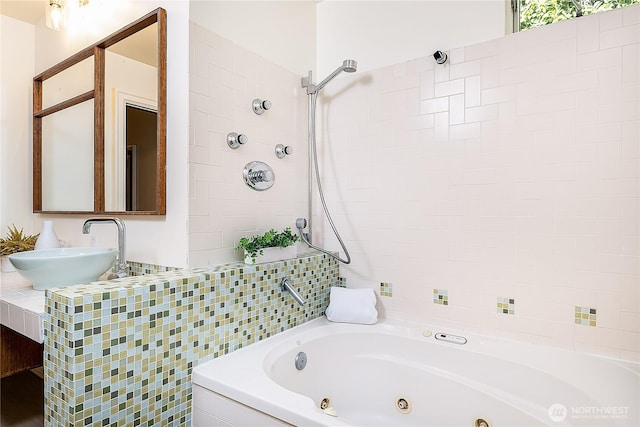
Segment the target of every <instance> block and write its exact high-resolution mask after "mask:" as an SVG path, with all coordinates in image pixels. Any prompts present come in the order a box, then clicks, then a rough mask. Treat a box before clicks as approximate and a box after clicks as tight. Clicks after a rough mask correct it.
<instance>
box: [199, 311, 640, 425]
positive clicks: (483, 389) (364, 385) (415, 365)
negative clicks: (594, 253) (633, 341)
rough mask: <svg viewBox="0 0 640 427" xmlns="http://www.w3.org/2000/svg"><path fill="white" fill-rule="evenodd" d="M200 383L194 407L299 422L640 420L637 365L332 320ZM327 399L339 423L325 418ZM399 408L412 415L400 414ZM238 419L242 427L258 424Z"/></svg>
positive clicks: (222, 367) (215, 365)
mask: <svg viewBox="0 0 640 427" xmlns="http://www.w3.org/2000/svg"><path fill="white" fill-rule="evenodd" d="M436 331H438V332H446V333H449V334H451V333H454V334H458V335H465V336H466V337H467V339H468V343H467V344H464V345H459V344H453V343H449V342H441V341H438V340H436V339H435V338H434V335H433V332H436ZM425 335H426V336H425ZM300 352H304V353H305V354H306V357H307V364H306V366H305V368H304V369H303V370H297V369H296V367H295V358H296V355H298V354H299V353H300ZM193 383H194V385H195V387H197V389H196V388H194V401H196V400H198V399H202V395H203V394H206V393H207V392H210V393H216V394H218V395H220V396H226V398H227V399H231V400H233V401H235V402H238V403H239V404H241V405H244V406H245V407H250V408H254V409H255V410H257V411H259V412H263V413H266V414H270V416H271V417H274V418H276V419H278V420H281V421H282V422H284V423H290V424H294V425H359V426H376V425H377V426H387V425H394V426H413V425H424V426H472V425H474V423H475V421H476V420H478V419H483V420H486V421H487V422H488V423H489V425H495V426H499V425H502V426H534V425H560V426H573V425H576V426H604V425H606V426H626V425H629V426H631V425H638V420H639V417H638V399H639V396H640V376H639V369H638V365H637V364H635V363H630V362H623V361H616V360H611V359H605V358H601V357H596V356H591V355H586V354H580V353H575V352H571V351H565V350H559V349H554V348H546V347H542V346H535V345H529V344H523V343H516V342H509V341H501V340H498V339H492V338H486V337H482V336H477V335H473V334H464V333H461V332H459V331H448V330H447V331H445V330H440V329H438V328H434V327H423V326H421V325H413V324H405V323H399V322H394V321H390V320H383V321H381V322H380V323H378V324H377V325H373V326H364V325H349V324H334V323H331V322H328V321H327V320H326V319H325V318H320V319H317V320H315V321H312V322H309V323H308V324H305V325H301V326H299V327H296V328H294V329H292V330H290V331H287V332H284V333H281V334H279V335H277V336H275V337H272V338H269V339H267V340H265V341H263V342H260V343H257V344H254V345H252V346H250V347H248V348H245V349H242V350H239V351H237V352H234V353H232V354H230V355H227V356H224V357H222V358H219V359H215V360H213V361H211V362H208V363H206V364H203V365H201V366H199V367H196V368H195V370H194V375H193ZM323 399H329V400H330V403H329V405H330V406H331V407H332V410H333V411H335V415H336V416H335V417H334V416H330V415H327V414H326V413H324V412H323V411H322V410H321V409H320V404H321V401H322V400H323ZM401 399H402V400H401ZM398 402H400V403H401V404H402V405H404V402H407V403H408V404H409V405H410V410H409V411H404V412H403V411H400V410H399V409H398V407H397V406H398ZM197 406H198V405H196V404H195V403H194V411H195V412H197V411H198V410H199V409H198V407H197ZM206 406H207V405H204V407H206ZM558 407H559V408H560V409H562V408H564V410H565V414H564V418H563V417H562V414H559V413H557V411H558ZM209 409H210V408H209ZM554 411H556V412H555V413H554ZM561 418H562V419H561ZM195 419H196V418H195V417H194V426H196V427H198V426H197V424H195ZM232 419H233V418H232ZM235 419H236V424H232V425H249V424H243V423H242V419H241V418H237V417H236V418H235ZM203 425H204V424H203Z"/></svg>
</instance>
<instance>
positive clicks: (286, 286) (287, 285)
mask: <svg viewBox="0 0 640 427" xmlns="http://www.w3.org/2000/svg"><path fill="white" fill-rule="evenodd" d="M280 290H281V291H282V292H285V291H288V292H289V293H290V294H291V296H292V297H293V299H294V300H296V302H297V303H298V304H300V305H304V303H305V299H304V298H302V296H301V295H300V294H299V293H298V291H296V288H294V287H293V286H291V282H290V281H289V278H288V277H284V278H283V279H282V281H281V282H280Z"/></svg>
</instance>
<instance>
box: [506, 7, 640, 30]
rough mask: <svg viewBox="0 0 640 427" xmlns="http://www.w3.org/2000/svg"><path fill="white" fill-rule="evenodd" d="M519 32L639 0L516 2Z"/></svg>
mask: <svg viewBox="0 0 640 427" xmlns="http://www.w3.org/2000/svg"><path fill="white" fill-rule="evenodd" d="M518 1H519V2H520V30H521V31H522V30H527V29H529V28H535V27H540V26H542V25H547V24H551V23H553V22H559V21H565V20H567V19H572V18H575V17H578V16H583V15H591V14H592V13H597V12H603V11H605V10H611V9H617V8H619V7H623V6H628V5H631V4H638V3H640V0H518Z"/></svg>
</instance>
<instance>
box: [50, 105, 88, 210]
mask: <svg viewBox="0 0 640 427" xmlns="http://www.w3.org/2000/svg"><path fill="white" fill-rule="evenodd" d="M42 132H43V134H45V135H47V140H46V144H43V146H42V207H43V209H44V210H47V211H63V210H73V211H91V210H92V209H93V100H89V101H85V102H83V103H80V104H77V105H74V106H72V107H69V108H66V109H64V110H61V111H58V112H57V113H55V114H51V115H48V116H46V117H44V118H43V120H42Z"/></svg>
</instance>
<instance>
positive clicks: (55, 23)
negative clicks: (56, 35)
mask: <svg viewBox="0 0 640 427" xmlns="http://www.w3.org/2000/svg"><path fill="white" fill-rule="evenodd" d="M49 6H50V9H49V18H50V19H51V27H52V28H53V29H54V30H56V31H58V30H59V29H60V27H61V24H62V6H61V5H60V3H59V2H58V1H56V0H51V2H50V3H49Z"/></svg>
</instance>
